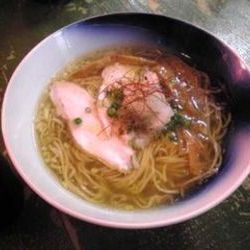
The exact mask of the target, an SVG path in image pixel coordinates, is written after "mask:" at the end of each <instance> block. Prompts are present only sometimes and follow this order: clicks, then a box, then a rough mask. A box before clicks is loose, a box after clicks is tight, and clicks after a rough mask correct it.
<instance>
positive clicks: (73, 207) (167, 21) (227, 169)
mask: <svg viewBox="0 0 250 250" xmlns="http://www.w3.org/2000/svg"><path fill="white" fill-rule="evenodd" d="M130 44H146V45H156V46H163V47H167V48H169V49H170V50H173V51H178V53H179V54H181V55H182V56H183V57H185V58H186V59H187V60H189V61H191V62H192V64H193V65H195V66H196V67H197V68H198V69H200V70H202V71H204V72H206V73H207V74H208V75H209V77H210V78H211V79H212V82H213V84H214V85H216V84H222V85H223V88H225V89H226V93H227V97H226V98H225V100H226V101H227V106H228V107H229V108H230V110H231V113H232V124H231V127H230V129H229V131H228V134H227V136H226V137H225V140H224V145H223V148H224V151H225V152H224V155H223V162H222V165H221V167H220V169H219V171H218V173H217V174H216V175H214V176H213V177H211V178H210V179H209V180H207V181H206V183H204V184H202V185H201V186H199V187H198V188H196V189H195V190H194V191H192V192H191V193H190V194H189V195H187V196H186V197H184V198H183V199H180V200H179V201H177V202H175V203H173V204H171V205H161V206H158V207H154V208H151V209H141V210H134V211H125V210H119V209H115V208H110V207H106V206H100V205H96V204H93V203H90V202H88V201H85V200H83V199H81V198H79V197H78V196H76V195H75V194H73V193H71V192H70V191H68V190H66V189H64V188H63V187H62V186H61V184H60V183H59V181H58V180H57V178H56V177H55V176H54V175H53V174H52V172H51V171H50V170H49V169H48V168H47V167H46V166H45V163H44V162H43V160H42V158H41V155H40V152H39V149H38V146H37V143H36V138H35V132H34V126H33V123H34V116H35V114H36V108H37V103H38V100H39V98H40V96H41V94H42V92H43V91H44V89H45V87H46V86H47V85H48V82H49V80H50V79H51V77H53V76H54V75H55V74H56V73H57V72H58V71H60V70H62V69H63V68H64V67H65V65H67V64H68V63H69V62H71V61H72V60H74V59H76V58H78V57H79V56H81V55H84V54H88V53H90V52H92V51H96V50H99V49H105V48H107V47H112V46H117V45H118V46H119V45H130ZM249 98H250V73H249V69H248V67H247V66H246V65H245V64H244V62H243V61H242V60H241V59H240V57H239V56H238V55H237V54H236V53H235V52H234V51H233V50H232V49H231V48H230V47H228V46H227V45H226V44H224V43H223V42H222V41H220V40H218V39H217V38H215V37H214V36H213V35H211V34H209V33H208V32H206V31H204V30H202V29H200V28H198V27H195V26H193V25H191V24H188V23H186V22H183V21H180V20H175V19H172V18H168V17H165V16H159V15H152V14H139V13H137V14H135V13H126V14H112V15H106V16H99V17H93V18H90V19H86V20H82V21H78V22H76V23H73V24H71V25H69V26H66V27H64V28H62V29H60V30H58V31H56V32H55V33H53V34H52V35H50V36H48V37H47V38H46V39H44V40H43V41H41V42H40V43H39V44H38V45H37V46H36V47H35V48H33V49H32V50H31V51H30V52H29V53H28V55H27V56H26V57H25V58H24V59H23V60H22V62H21V63H20V64H19V66H18V67H17V69H16V70H15V72H14V73H13V75H12V77H11V79H10V82H9V84H8V87H7V90H6V93H5V96H4V101H3V106H2V132H3V137H4V141H5V144H6V147H7V150H8V153H9V156H10V158H11V160H12V162H13V164H14V166H15V168H16V170H17V172H18V173H19V174H20V176H21V177H22V178H23V179H24V181H25V182H26V183H27V184H28V185H29V186H30V187H31V188H32V189H33V190H34V191H35V192H36V193H37V194H38V195H39V196H40V197H41V198H43V199H44V200H45V201H47V202H48V203H49V204H51V205H52V206H54V207H56V208H58V209H59V210H61V211H63V212H65V213H67V214H69V215H71V216H73V217H76V218H78V219H80V220H84V221H88V222H91V223H95V224H99V225H103V226H110V227H117V228H131V229H135V228H152V227H160V226H167V225H171V224H175V223H179V222H182V221H185V220H188V219H191V218H194V217H196V216H198V215H200V214H202V213H204V212H206V211H208V210H209V209H211V208H213V207H214V206H216V205H218V204H219V203H220V202H222V201H223V200H224V199H226V198H227V197H228V196H229V195H230V194H231V193H232V192H233V191H234V190H236V189H237V188H238V187H239V186H240V184H241V183H242V182H243V180H244V179H245V178H246V177H247V175H248V174H249V172H250V154H249V152H248V151H249V148H250V112H249V108H248V106H247V103H249V101H248V100H249Z"/></svg>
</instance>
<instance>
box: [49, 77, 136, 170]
mask: <svg viewBox="0 0 250 250" xmlns="http://www.w3.org/2000/svg"><path fill="white" fill-rule="evenodd" d="M50 98H51V100H52V102H53V104H54V105H55V107H56V110H57V114H58V115H59V116H60V117H61V118H63V119H64V120H65V121H66V122H67V123H68V126H69V129H70V132H71V134H72V136H73V138H74V140H75V142H76V143H77V144H78V145H79V146H80V147H81V148H82V149H83V150H84V151H86V152H88V153H89V154H91V155H92V156H95V157H96V158H98V159H99V160H100V161H102V162H104V163H105V164H107V165H108V166H111V167H113V168H116V169H117V170H118V171H121V172H127V171H128V170H130V169H131V166H132V163H131V158H132V156H133V154H134V151H133V149H132V148H131V147H130V146H129V145H128V144H126V143H125V142H124V141H123V140H121V139H120V138H119V137H117V136H110V135H108V134H107V133H106V132H105V127H104V125H103V123H102V122H101V120H100V114H101V115H102V117H103V116H105V115H106V112H105V110H100V108H98V109H97V107H96V100H95V99H94V98H93V97H92V96H91V95H90V94H89V93H88V92H87V91H86V90H85V89H83V88H81V87H80V86H78V85H76V84H74V83H71V82H67V81H58V82H55V83H53V84H52V85H51V87H50Z"/></svg>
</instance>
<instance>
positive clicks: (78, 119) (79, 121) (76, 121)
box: [74, 117, 82, 125]
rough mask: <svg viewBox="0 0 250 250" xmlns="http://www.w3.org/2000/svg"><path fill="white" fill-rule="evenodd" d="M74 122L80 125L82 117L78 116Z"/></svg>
mask: <svg viewBox="0 0 250 250" xmlns="http://www.w3.org/2000/svg"><path fill="white" fill-rule="evenodd" d="M74 123H75V124H76V125H80V124H81V123H82V119H81V118H80V117H77V118H75V119H74Z"/></svg>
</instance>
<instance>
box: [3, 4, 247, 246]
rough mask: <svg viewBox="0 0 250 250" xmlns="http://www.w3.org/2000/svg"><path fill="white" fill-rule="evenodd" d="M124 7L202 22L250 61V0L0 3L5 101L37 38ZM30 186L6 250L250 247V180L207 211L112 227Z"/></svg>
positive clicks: (5, 243)
mask: <svg viewBox="0 0 250 250" xmlns="http://www.w3.org/2000/svg"><path fill="white" fill-rule="evenodd" d="M121 11H123V12H126V11H133V12H142V11H143V12H154V13H160V14H165V15H168V16H171V17H175V18H180V19H183V20H186V21H189V22H191V23H193V24H196V25H199V26H201V27H203V28H205V29H207V30H208V31H210V32H212V33H213V34H215V35H217V36H218V37H219V38H221V39H222V40H223V41H225V42H226V43H227V44H229V45H230V46H232V47H233V48H234V49H235V50H236V51H237V52H238V53H239V54H240V55H241V57H242V58H243V59H244V60H245V61H246V62H247V64H248V65H250V1H249V0H237V1H236V0H74V1H67V0H57V1H52V0H47V1H46V0H0V97H1V99H0V100H2V96H3V93H4V89H5V87H6V85H7V82H8V79H9V77H10V76H11V74H12V72H13V70H14V68H15V67H16V66H17V64H18V63H19V62H20V60H21V59H22V58H23V56H24V55H25V54H26V53H27V52H28V51H29V50H30V49H31V48H32V47H33V46H34V45H35V44H36V43H37V42H39V41H41V40H42V39H43V38H44V37H46V36H47V35H48V34H50V33H51V32H53V31H55V30H57V29H58V28H61V27H63V26H64V25H66V24H69V23H71V22H73V21H76V20H78V19H81V18H85V17H88V16H92V15H98V14H105V13H111V12H121ZM0 142H1V143H0V145H1V151H2V154H3V155H6V151H5V149H4V146H3V143H2V140H1V141H0ZM1 167H2V165H0V171H1ZM23 186H24V198H25V199H24V206H23V209H22V210H21V214H20V216H19V218H18V219H16V220H15V221H14V223H12V224H11V225H9V226H8V227H5V229H4V230H2V231H1V232H0V250H2V249H3V250H8V249H38V250H39V249H49V250H53V249H60V250H61V249H87V250H88V249H89V250H102V249H104V250H106V249H107V250H109V249H111V250H113V249H114V250H116V249H120V250H123V249H124V250H127V249H128V250H133V249H135V250H137V249H138V250H140V249H143V250H151V249H152V250H168V249H177V250H178V249H185V250H186V249H188V250H189V249H190V250H191V249H192V250H196V249H197V250H198V249H227V250H231V249H232V250H237V249H240V250H245V249H246V250H247V249H250V177H248V178H247V179H246V181H245V182H244V184H243V185H242V186H241V187H240V188H239V189H238V190H237V191H236V192H235V193H234V194H233V195H231V196H230V197H229V198H228V199H227V200H226V201H224V202H223V203H222V204H220V205H219V206H217V207H216V208H214V209H212V210H210V211H209V212H208V213H206V214H204V215H202V216H199V217H198V218H196V219H193V220H190V221H188V222H185V223H181V224H178V225H174V226H169V227H164V228H159V229H151V230H118V229H109V228H104V227H100V226H95V225H91V224H88V223H85V222H80V221H77V220H76V219H73V218H70V217H69V216H67V215H64V214H62V213H61V212H59V211H57V210H56V209H54V208H52V207H51V206H50V205H48V204H47V203H45V202H44V201H43V200H41V199H40V198H39V197H38V196H37V195H36V194H34V193H33V192H32V191H30V190H29V188H27V187H26V186H25V185H23ZM0 208H3V204H1V203H0ZM0 211H1V212H2V210H1V209H0Z"/></svg>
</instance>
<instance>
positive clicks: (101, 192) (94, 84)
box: [35, 54, 231, 210]
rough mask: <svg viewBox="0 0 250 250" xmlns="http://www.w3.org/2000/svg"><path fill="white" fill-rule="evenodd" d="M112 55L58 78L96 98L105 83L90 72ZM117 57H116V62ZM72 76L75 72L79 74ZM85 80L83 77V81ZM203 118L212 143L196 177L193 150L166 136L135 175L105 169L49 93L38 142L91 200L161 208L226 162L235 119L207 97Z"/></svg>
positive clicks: (141, 156)
mask: <svg viewBox="0 0 250 250" xmlns="http://www.w3.org/2000/svg"><path fill="white" fill-rule="evenodd" d="M111 57H112V54H109V55H108V56H107V57H106V58H105V59H104V60H100V59H99V61H96V62H90V63H86V61H83V62H81V64H79V65H78V66H72V67H70V66H69V67H68V68H67V69H66V70H65V72H64V73H63V74H61V75H60V76H56V77H55V78H54V79H56V80H68V79H73V81H74V82H75V83H76V84H79V85H80V86H83V87H85V88H86V90H87V91H89V93H90V94H92V95H94V96H96V94H97V91H98V89H99V87H100V84H101V78H100V75H97V74H95V71H94V72H92V73H91V76H89V75H88V73H89V71H90V70H92V69H93V68H95V65H98V66H97V70H96V72H98V73H99V71H100V69H102V68H103V67H104V66H105V65H106V64H105V63H106V62H108V63H110V61H113V60H114V57H113V58H111ZM110 58H111V59H110ZM116 58H119V60H121V61H123V60H125V61H127V62H130V63H131V62H132V63H134V64H141V63H142V64H143V63H146V64H147V65H151V64H154V62H153V61H152V60H151V59H152V58H151V56H150V57H149V58H150V59H145V60H143V58H141V57H135V56H131V55H129V56H123V55H122V56H117V55H116ZM72 72H76V73H74V75H73V76H71V75H72ZM79 77H80V78H79ZM208 82H209V80H208V79H207V76H206V75H205V79H204V83H203V84H204V85H205V86H203V87H204V89H200V90H199V91H200V92H201V93H210V92H208V91H209V89H208V87H207V85H208ZM203 103H204V108H203V109H204V110H203V111H204V112H203V111H202V112H201V113H203V120H204V121H205V123H206V127H204V128H202V129H203V130H202V132H204V133H205V134H207V138H208V140H207V141H206V142H203V141H198V142H197V143H198V144H199V145H200V152H199V154H200V157H201V159H202V160H200V162H199V164H201V172H200V174H198V175H191V174H190V171H189V169H190V166H189V152H187V151H186V150H183V149H181V148H180V146H179V145H178V143H173V142H170V141H169V140H168V139H167V138H166V137H165V136H163V137H161V138H159V139H156V140H153V141H152V142H151V143H150V144H149V145H148V146H147V147H146V148H144V149H143V150H139V151H138V152H137V155H136V158H134V159H133V162H134V165H138V166H137V168H135V169H134V170H133V171H131V172H129V173H127V174H124V173H120V172H118V171H116V170H114V169H111V168H109V167H107V166H104V164H103V163H101V162H99V161H98V160H96V159H94V158H93V157H92V156H90V155H88V154H87V153H85V152H83V151H81V150H80V149H79V147H78V146H77V145H75V143H74V141H73V139H72V138H71V135H70V132H69V131H68V128H67V125H66V124H65V122H64V121H62V120H61V119H60V118H58V116H57V115H56V111H55V108H54V107H53V105H52V103H51V101H50V99H49V97H48V91H46V92H45V94H44V96H43V97H42V99H41V102H40V103H39V107H38V113H37V116H36V120H35V128H36V134H37V140H38V143H39V145H40V150H41V154H42V157H43V159H44V161H45V163H46V165H48V167H49V168H51V169H52V170H53V171H54V172H55V173H56V175H57V176H58V179H59V180H60V182H61V183H62V185H63V186H64V187H65V188H67V189H68V190H70V191H72V192H73V193H75V194H77V195H79V196H80V197H82V198H83V199H85V200H88V201H91V202H95V203H99V204H106V205H111V206H114V207H117V208H121V209H127V210H131V209H135V208H149V207H152V206H155V205H159V204H163V203H170V202H173V201H174V200H175V199H176V198H178V197H179V196H183V195H184V194H185V192H186V191H187V190H188V187H191V186H193V185H194V184H195V183H199V182H201V181H202V180H204V178H207V177H209V176H211V175H212V174H214V173H216V171H217V170H218V167H219V165H220V164H221V162H222V155H221V151H222V150H221V146H220V142H221V139H222V137H223V136H224V135H225V133H226V128H227V126H228V124H229V122H230V120H231V117H230V115H228V116H225V115H223V113H222V111H221V109H220V108H219V107H218V106H217V105H216V104H215V102H213V100H212V99H210V98H209V96H208V95H207V94H205V96H204V99H203Z"/></svg>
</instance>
